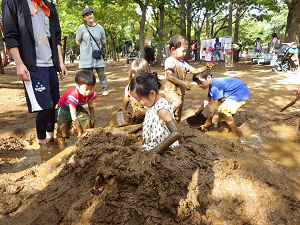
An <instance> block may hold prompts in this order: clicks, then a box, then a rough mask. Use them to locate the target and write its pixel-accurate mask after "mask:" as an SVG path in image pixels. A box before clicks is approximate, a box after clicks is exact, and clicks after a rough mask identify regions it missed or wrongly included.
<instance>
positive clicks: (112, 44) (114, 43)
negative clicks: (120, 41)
mask: <svg viewBox="0 0 300 225" xmlns="http://www.w3.org/2000/svg"><path fill="white" fill-rule="evenodd" d="M109 36H110V40H111V48H112V58H113V61H117V56H116V52H117V46H116V38H115V37H116V35H115V33H111V32H109Z"/></svg>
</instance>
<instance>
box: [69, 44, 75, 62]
mask: <svg viewBox="0 0 300 225" xmlns="http://www.w3.org/2000/svg"><path fill="white" fill-rule="evenodd" d="M68 54H69V57H70V63H74V52H73V49H72V48H70V50H69V51H68Z"/></svg>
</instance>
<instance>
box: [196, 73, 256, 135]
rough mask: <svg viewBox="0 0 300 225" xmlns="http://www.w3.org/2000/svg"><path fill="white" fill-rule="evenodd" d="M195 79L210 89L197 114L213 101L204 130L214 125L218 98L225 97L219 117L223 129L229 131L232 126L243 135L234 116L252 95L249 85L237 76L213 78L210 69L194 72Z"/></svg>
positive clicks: (237, 132)
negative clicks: (213, 120)
mask: <svg viewBox="0 0 300 225" xmlns="http://www.w3.org/2000/svg"><path fill="white" fill-rule="evenodd" d="M193 81H194V82H196V83H197V84H198V85H199V86H200V88H202V89H208V94H207V97H206V100H204V101H203V103H202V105H201V107H200V109H199V110H198V111H197V112H196V113H195V115H196V116H199V115H200V114H201V113H202V112H203V110H204V109H205V108H206V107H207V105H208V104H209V102H211V101H212V105H211V107H210V113H209V116H208V117H207V120H206V121H205V123H204V125H202V126H201V129H202V131H204V132H205V131H208V129H209V127H210V125H212V119H213V116H214V114H215V110H216V109H217V107H218V100H221V99H225V100H224V102H223V103H222V104H221V105H220V106H219V108H218V118H219V122H220V124H221V126H222V130H223V131H225V132H228V131H229V128H230V129H231V131H232V132H233V133H234V134H235V135H236V136H241V134H242V133H241V131H240V130H239V129H238V127H237V126H236V123H235V122H234V118H233V117H234V115H235V114H236V112H237V110H238V109H239V108H240V107H242V106H243V105H244V104H245V103H246V102H247V100H248V99H249V98H250V96H251V95H250V92H249V90H248V87H247V85H246V84H245V83H244V82H243V81H241V80H239V79H236V78H230V77H224V78H213V75H212V73H211V71H210V70H206V71H204V72H202V73H198V74H194V75H193Z"/></svg>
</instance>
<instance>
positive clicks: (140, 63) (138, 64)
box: [128, 59, 151, 82]
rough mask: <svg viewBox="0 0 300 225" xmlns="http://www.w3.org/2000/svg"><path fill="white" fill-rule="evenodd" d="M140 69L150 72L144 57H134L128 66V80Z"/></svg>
mask: <svg viewBox="0 0 300 225" xmlns="http://www.w3.org/2000/svg"><path fill="white" fill-rule="evenodd" d="M140 71H145V72H148V73H151V69H150V65H149V63H148V62H147V60H146V59H135V60H134V61H133V62H132V63H131V65H130V67H129V77H128V78H129V82H130V81H131V80H132V78H133V76H134V75H135V74H137V73H138V72H140Z"/></svg>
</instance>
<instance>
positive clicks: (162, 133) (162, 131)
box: [143, 98, 179, 151]
mask: <svg viewBox="0 0 300 225" xmlns="http://www.w3.org/2000/svg"><path fill="white" fill-rule="evenodd" d="M145 108H146V115H145V119H144V123H143V141H144V145H143V147H144V148H145V150H146V151H149V150H151V149H152V148H154V147H155V146H156V145H158V144H159V143H160V142H162V141H163V140H164V139H165V138H166V137H167V136H168V135H169V133H170V131H169V129H168V127H167V125H166V124H165V122H164V121H163V120H162V119H161V118H160V117H159V116H158V114H157V111H158V110H160V109H166V110H168V111H169V112H171V113H172V116H173V118H174V113H173V110H172V107H171V105H170V103H169V102H168V101H167V99H165V98H162V99H160V100H158V101H157V102H156V103H155V104H154V105H153V106H152V107H150V108H147V107H145ZM176 146H179V142H178V141H175V142H174V143H173V144H172V145H170V148H174V147H176Z"/></svg>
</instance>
